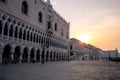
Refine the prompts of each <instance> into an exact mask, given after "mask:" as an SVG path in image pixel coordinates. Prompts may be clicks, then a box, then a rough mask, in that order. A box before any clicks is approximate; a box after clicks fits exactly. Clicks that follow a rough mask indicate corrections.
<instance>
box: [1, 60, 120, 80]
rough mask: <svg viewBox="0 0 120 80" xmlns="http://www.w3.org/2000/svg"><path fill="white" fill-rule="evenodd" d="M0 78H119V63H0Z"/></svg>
mask: <svg viewBox="0 0 120 80" xmlns="http://www.w3.org/2000/svg"><path fill="white" fill-rule="evenodd" d="M0 80H120V63H115V62H106V61H71V62H48V63H45V64H44V65H41V64H40V63H34V64H32V63H22V64H8V65H2V64H0Z"/></svg>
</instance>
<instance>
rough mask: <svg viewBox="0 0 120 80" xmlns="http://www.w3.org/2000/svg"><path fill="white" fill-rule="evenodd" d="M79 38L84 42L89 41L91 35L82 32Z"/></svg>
mask: <svg viewBox="0 0 120 80" xmlns="http://www.w3.org/2000/svg"><path fill="white" fill-rule="evenodd" d="M77 39H79V40H80V41H82V42H84V43H87V44H88V43H89V37H88V36H87V35H84V34H81V35H79V36H78V37H77Z"/></svg>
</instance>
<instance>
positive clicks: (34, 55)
mask: <svg viewBox="0 0 120 80" xmlns="http://www.w3.org/2000/svg"><path fill="white" fill-rule="evenodd" d="M68 48H69V23H68V22H66V21H65V20H64V19H63V18H62V17H61V16H60V15H59V14H58V13H57V12H56V11H55V10H54V9H53V8H52V5H51V4H50V0H47V2H45V1H44V0H0V62H4V61H6V60H8V61H9V62H12V61H13V62H15V63H21V62H32V61H33V60H35V61H37V62H39V61H41V55H42V54H44V60H45V61H62V60H66V59H67V57H68Z"/></svg>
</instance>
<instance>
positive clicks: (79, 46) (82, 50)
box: [69, 38, 98, 60]
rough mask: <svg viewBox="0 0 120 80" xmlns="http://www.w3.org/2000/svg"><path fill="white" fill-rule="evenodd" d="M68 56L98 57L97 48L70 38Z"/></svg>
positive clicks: (91, 58) (81, 57)
mask: <svg viewBox="0 0 120 80" xmlns="http://www.w3.org/2000/svg"><path fill="white" fill-rule="evenodd" d="M69 43H70V56H71V59H73V58H74V59H78V60H94V59H97V58H98V52H97V48H96V47H94V46H92V45H90V44H86V43H83V42H81V41H80V40H78V39H75V38H71V39H70V42H69Z"/></svg>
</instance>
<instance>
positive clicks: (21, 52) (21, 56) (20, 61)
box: [19, 49, 23, 63]
mask: <svg viewBox="0 0 120 80" xmlns="http://www.w3.org/2000/svg"><path fill="white" fill-rule="evenodd" d="M22 60H23V49H21V51H20V59H19V63H22Z"/></svg>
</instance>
